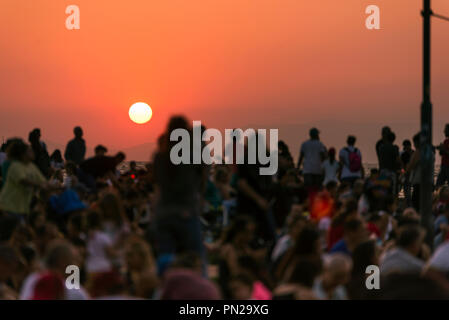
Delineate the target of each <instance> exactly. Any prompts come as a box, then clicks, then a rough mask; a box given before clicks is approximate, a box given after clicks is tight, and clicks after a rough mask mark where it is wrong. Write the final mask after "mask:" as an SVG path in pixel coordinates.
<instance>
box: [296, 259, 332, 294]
mask: <svg viewBox="0 0 449 320" xmlns="http://www.w3.org/2000/svg"><path fill="white" fill-rule="evenodd" d="M322 270H323V262H322V260H321V258H320V257H306V258H300V259H299V260H298V262H297V263H296V264H295V266H294V268H293V272H292V274H291V276H290V279H289V281H288V282H289V283H291V284H299V285H303V286H305V287H308V288H312V286H313V284H314V282H315V279H316V278H317V277H318V276H319V275H320V274H321V272H322Z"/></svg>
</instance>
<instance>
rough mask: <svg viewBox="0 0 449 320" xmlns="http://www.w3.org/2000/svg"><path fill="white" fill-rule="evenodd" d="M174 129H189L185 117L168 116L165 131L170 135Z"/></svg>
mask: <svg viewBox="0 0 449 320" xmlns="http://www.w3.org/2000/svg"><path fill="white" fill-rule="evenodd" d="M175 129H186V130H189V123H188V122H187V119H186V117H184V116H181V115H177V116H172V117H171V118H170V120H169V121H168V125H167V133H168V134H169V135H170V134H171V132H172V131H173V130H175Z"/></svg>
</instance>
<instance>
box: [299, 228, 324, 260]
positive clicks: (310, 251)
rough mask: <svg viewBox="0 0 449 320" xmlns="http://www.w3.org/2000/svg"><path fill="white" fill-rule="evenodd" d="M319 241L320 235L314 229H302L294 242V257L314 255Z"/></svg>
mask: <svg viewBox="0 0 449 320" xmlns="http://www.w3.org/2000/svg"><path fill="white" fill-rule="evenodd" d="M319 239H320V233H319V231H318V230H317V229H316V228H315V227H313V226H306V227H304V228H303V229H302V230H301V232H300V233H299V234H298V237H297V239H296V241H295V253H296V255H300V256H306V255H314V254H316V245H317V242H318V241H319Z"/></svg>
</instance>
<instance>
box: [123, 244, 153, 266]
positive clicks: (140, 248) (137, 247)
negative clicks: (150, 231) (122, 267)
mask: <svg viewBox="0 0 449 320" xmlns="http://www.w3.org/2000/svg"><path fill="white" fill-rule="evenodd" d="M125 259H126V265H127V267H128V271H138V272H139V271H147V270H149V269H151V268H153V267H154V266H155V262H154V257H153V253H152V251H151V248H150V245H149V244H148V243H147V242H146V241H145V240H143V239H141V238H138V237H132V238H131V239H129V240H128V241H127V243H126V245H125Z"/></svg>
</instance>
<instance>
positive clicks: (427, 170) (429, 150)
mask: <svg viewBox="0 0 449 320" xmlns="http://www.w3.org/2000/svg"><path fill="white" fill-rule="evenodd" d="M423 1H424V8H423V11H422V15H423V101H422V104H421V143H420V152H421V154H420V165H421V186H420V188H421V190H420V213H421V225H422V226H423V227H424V228H425V229H426V231H427V235H426V242H427V243H428V244H429V245H430V246H432V242H433V224H432V193H433V182H434V166H433V158H434V157H433V147H432V102H431V100H430V17H431V16H432V11H431V8H430V1H431V0H423Z"/></svg>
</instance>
